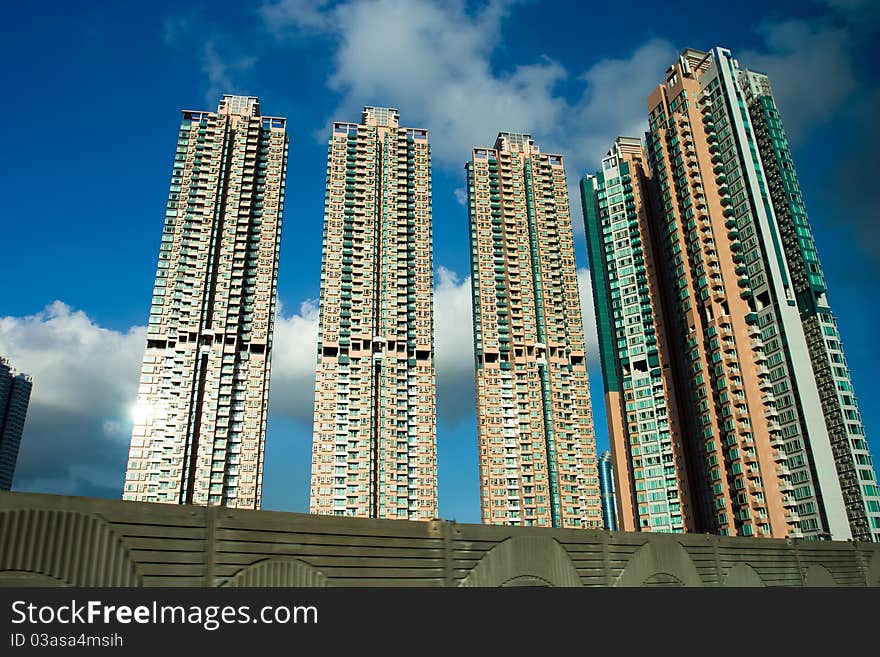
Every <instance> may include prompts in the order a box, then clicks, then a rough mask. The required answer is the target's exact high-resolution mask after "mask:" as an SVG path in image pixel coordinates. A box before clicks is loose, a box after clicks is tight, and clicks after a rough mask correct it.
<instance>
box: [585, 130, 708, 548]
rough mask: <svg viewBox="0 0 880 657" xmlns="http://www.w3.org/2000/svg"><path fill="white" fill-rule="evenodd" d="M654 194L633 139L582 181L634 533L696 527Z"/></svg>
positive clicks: (623, 497) (618, 460) (627, 514)
mask: <svg viewBox="0 0 880 657" xmlns="http://www.w3.org/2000/svg"><path fill="white" fill-rule="evenodd" d="M652 194H653V190H652V188H651V180H650V173H649V172H648V170H647V157H646V155H645V153H644V149H643V148H642V143H641V141H640V140H639V139H635V138H630V137H619V138H618V139H617V140H616V141H615V142H614V145H613V146H612V148H611V150H610V151H609V152H608V155H607V156H606V157H605V158H604V159H603V160H602V170H601V171H599V172H598V173H597V174H596V175H589V176H586V177H584V178H583V179H582V180H581V200H582V202H583V208H584V223H585V226H586V235H587V250H588V253H589V256H590V273H591V275H592V277H593V299H594V306H595V308H596V313H597V328H598V336H599V354H600V359H601V363H602V369H603V372H604V377H603V378H604V380H605V406H606V411H607V414H608V434H609V440H610V443H611V451H612V453H613V455H614V456H613V459H612V461H613V464H614V468H615V471H616V477H615V480H616V488H617V495H618V496H619V497H620V503H619V505H618V511H619V513H618V519H619V520H618V522H619V523H620V527H621V529H622V530H624V531H639V530H642V531H661V532H684V531H694V529H695V522H694V511H693V508H692V505H691V499H690V498H691V493H690V486H689V484H688V475H687V462H686V461H687V457H686V455H685V448H684V446H683V444H682V441H683V436H682V427H681V420H680V413H679V408H678V399H677V391H676V386H675V381H674V377H673V372H672V369H671V367H670V360H671V354H670V352H669V345H668V336H667V334H666V331H665V322H664V316H663V315H664V312H663V303H662V298H661V297H662V286H661V281H660V279H659V277H658V267H660V268H662V267H663V260H662V258H660V260H659V262H658V258H657V254H656V253H655V248H654V245H653V244H652V237H651V236H652V231H653V227H652V225H651V223H652V222H653V221H655V212H654V211H653V207H652V205H651V204H652V201H653V197H652Z"/></svg>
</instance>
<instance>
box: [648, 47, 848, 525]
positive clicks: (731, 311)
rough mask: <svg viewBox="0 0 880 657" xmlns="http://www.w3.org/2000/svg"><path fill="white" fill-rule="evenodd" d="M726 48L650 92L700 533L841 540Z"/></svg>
mask: <svg viewBox="0 0 880 657" xmlns="http://www.w3.org/2000/svg"><path fill="white" fill-rule="evenodd" d="M738 73H739V71H738V67H737V65H736V62H735V60H733V58H732V56H731V54H730V52H729V51H727V50H724V49H721V48H716V49H715V50H713V51H712V52H710V53H707V52H702V51H697V50H691V49H689V50H685V51H684V52H683V53H682V54H681V56H680V57H679V58H678V61H677V62H676V63H675V64H674V65H673V66H672V67H671V68H670V69H669V70H668V72H667V74H666V76H665V78H664V80H663V83H662V84H660V85H659V86H658V87H657V88H656V89H655V91H654V92H653V93H652V94H651V95H650V97H649V101H648V104H649V111H650V119H649V125H650V131H649V133H648V145H647V151H648V158H649V161H650V165H651V171H652V177H653V179H654V182H655V185H656V191H657V196H658V216H657V219H656V222H655V226H656V234H657V239H658V242H659V243H660V244H661V248H662V258H663V260H664V262H665V264H666V266H665V268H664V272H663V278H664V290H665V299H666V301H667V302H668V307H669V312H668V313H667V323H668V328H669V332H670V335H671V336H672V337H671V338H670V341H671V342H672V343H673V347H672V351H673V352H674V354H675V356H674V360H675V363H674V369H675V372H676V375H677V377H678V380H679V398H680V400H681V404H682V407H683V408H685V409H686V416H687V417H686V422H687V424H688V426H689V431H688V447H689V456H690V460H691V462H692V467H693V470H694V471H695V472H698V473H699V474H698V475H696V476H694V477H692V479H691V483H692V488H693V489H694V490H693V492H694V495H695V497H698V498H699V501H700V504H699V505H698V506H699V512H700V513H699V515H700V517H701V523H700V524H701V526H702V529H703V530H704V531H710V532H713V533H720V534H722V535H743V536H773V537H784V536H788V537H799V536H804V537H807V538H826V539H827V538H833V539H840V540H845V539H849V538H851V536H852V533H851V531H850V527H849V523H848V521H847V517H846V512H845V507H844V500H843V495H842V492H841V486H840V482H839V480H838V476H837V472H836V469H835V462H834V458H833V454H832V449H831V442H830V440H829V433H828V429H827V427H826V423H825V418H824V416H823V414H822V406H821V402H820V394H819V389H818V386H817V383H816V377H815V376H814V372H813V368H812V365H811V360H810V354H809V350H808V347H807V340H806V336H805V332H804V327H803V325H802V323H801V317H800V313H799V310H798V307H797V301H796V289H795V286H794V284H793V278H792V273H791V267H790V265H789V262H788V260H787V258H786V254H785V253H784V250H783V248H782V244H783V239H782V234H781V230H780V224H779V221H778V220H777V217H776V213H775V212H774V208H773V205H772V203H771V200H770V197H769V188H770V183H769V178H768V175H767V173H766V170H765V167H764V165H763V162H762V158H761V156H760V154H759V151H758V146H757V144H756V136H755V135H756V128H755V126H754V125H753V124H752V121H751V118H750V116H749V113H748V111H747V110H746V102H747V99H746V97H745V94H744V93H743V90H742V87H741V85H740V82H739V79H738Z"/></svg>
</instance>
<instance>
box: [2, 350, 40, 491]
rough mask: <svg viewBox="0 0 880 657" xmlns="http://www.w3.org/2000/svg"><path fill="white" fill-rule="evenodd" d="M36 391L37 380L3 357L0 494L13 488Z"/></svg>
mask: <svg viewBox="0 0 880 657" xmlns="http://www.w3.org/2000/svg"><path fill="white" fill-rule="evenodd" d="M32 388H33V379H31V377H29V376H28V375H27V374H22V373H21V372H16V371H15V369H14V368H13V367H12V363H10V362H9V360H8V359H7V358H4V357H3V356H0V490H10V489H11V488H12V480H13V479H14V478H15V465H16V463H17V462H18V450H19V447H20V446H21V435H22V433H23V432H24V421H25V418H26V417H27V411H28V403H29V402H30V398H31V389H32Z"/></svg>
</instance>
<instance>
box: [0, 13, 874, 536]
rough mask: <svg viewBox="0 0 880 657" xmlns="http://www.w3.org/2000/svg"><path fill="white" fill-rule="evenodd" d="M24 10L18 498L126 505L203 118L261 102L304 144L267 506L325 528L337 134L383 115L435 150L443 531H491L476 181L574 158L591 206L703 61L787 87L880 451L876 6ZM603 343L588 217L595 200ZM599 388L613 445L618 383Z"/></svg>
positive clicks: (6, 204)
mask: <svg viewBox="0 0 880 657" xmlns="http://www.w3.org/2000/svg"><path fill="white" fill-rule="evenodd" d="M26 4H27V3H16V4H14V5H11V6H10V7H9V8H7V10H6V12H5V20H4V24H3V27H0V31H2V34H0V37H2V38H0V52H2V54H3V57H4V61H6V62H7V63H8V64H9V65H7V66H6V67H4V70H3V74H2V75H3V82H4V85H3V87H4V88H5V89H6V92H5V98H4V102H3V106H4V110H3V116H4V121H3V122H2V124H0V138H2V144H3V152H4V155H5V156H4V157H3V158H2V159H0V192H2V199H3V206H2V209H0V221H2V226H3V231H2V240H3V242H2V244H3V249H2V253H3V260H4V262H3V268H2V271H3V276H2V285H0V353H2V354H4V355H7V356H9V357H10V358H12V360H13V363H14V364H15V365H17V366H18V367H19V368H20V369H22V370H24V371H26V372H28V373H30V374H32V375H34V377H35V388H34V393H33V400H32V404H31V410H30V414H29V417H28V423H27V426H26V430H25V437H24V441H23V446H22V453H21V455H20V459H19V469H18V473H17V478H16V482H15V487H16V488H17V489H19V490H30V491H41V492H55V493H67V494H79V495H99V496H108V497H119V495H120V491H121V487H122V480H123V474H124V464H125V459H126V454H127V446H128V438H129V434H128V432H129V430H130V417H129V413H130V407H131V405H132V403H133V401H134V396H135V390H136V386H137V375H138V367H139V361H140V358H141V355H142V353H143V346H144V328H143V327H144V325H145V324H146V319H147V315H148V311H149V298H150V289H151V287H152V280H153V275H154V272H155V265H156V256H157V252H158V245H159V237H160V233H161V225H162V220H163V216H164V204H165V200H166V195H167V191H168V181H169V176H170V172H171V162H172V158H173V153H174V148H175V139H176V135H177V124H178V120H179V112H180V110H181V109H215V108H216V104H217V101H218V100H219V97H220V95H221V94H223V93H245V94H249V95H257V96H259V97H260V100H261V105H262V109H263V112H264V114H271V115H277V116H285V117H287V118H288V120H289V122H288V126H289V130H290V134H291V147H290V160H289V173H288V189H287V195H286V207H285V215H284V220H285V222H284V229H283V237H282V248H281V265H280V272H279V283H278V296H279V299H280V301H281V310H280V315H279V318H278V322H277V324H276V341H275V353H274V356H273V377H272V387H271V388H272V389H271V403H270V417H269V429H268V435H267V447H266V471H265V477H264V486H263V506H264V508H268V509H277V510H288V511H306V510H307V508H308V500H307V497H308V474H309V467H310V463H309V458H310V451H309V450H310V440H311V403H312V394H313V390H312V385H313V370H314V360H315V358H314V355H315V339H316V334H317V302H316V300H317V298H318V292H319V287H318V286H319V275H320V257H321V230H322V213H323V207H322V206H323V193H324V173H325V158H326V138H327V135H328V128H329V125H330V122H331V121H333V120H345V121H355V120H358V118H359V116H360V108H361V107H362V106H363V105H383V106H394V107H398V108H399V109H400V113H401V121H402V123H403V124H405V125H409V126H413V127H425V128H427V129H428V130H429V131H430V135H431V143H432V152H433V163H434V168H433V189H434V198H433V201H434V237H435V244H434V248H435V251H434V261H435V265H436V267H437V276H436V290H437V292H436V314H437V326H436V333H437V336H436V340H437V361H438V365H437V369H438V457H439V486H440V514H441V516H443V517H445V518H455V519H457V520H459V521H469V522H478V521H479V497H478V475H477V465H476V463H477V460H476V420H475V417H474V402H473V369H472V360H471V359H472V353H471V330H470V300H469V287H468V285H469V284H468V280H467V276H468V274H469V271H468V268H469V264H468V236H467V213H466V210H465V207H464V206H463V205H462V204H461V200H460V198H461V193H462V190H463V187H464V172H463V165H464V162H465V161H466V159H467V158H468V157H469V152H470V148H471V147H473V146H482V145H490V144H491V143H492V142H493V141H494V138H495V135H496V134H497V132H498V131H500V130H514V131H523V132H530V133H531V134H532V135H533V136H534V138H535V139H536V140H537V142H538V143H539V144H540V145H541V147H542V148H543V150H545V151H555V152H560V153H562V154H563V155H564V157H565V161H566V168H567V172H568V176H569V185H570V188H571V189H572V190H574V189H575V184H576V181H577V179H578V178H579V177H580V176H581V175H583V174H584V173H586V172H588V171H592V170H593V169H595V167H596V166H597V164H598V162H599V159H600V158H601V156H602V155H603V153H604V152H605V151H606V150H607V148H608V147H609V146H610V144H611V141H612V140H613V139H614V137H615V136H617V135H618V134H631V135H636V136H638V135H640V134H641V132H642V131H643V130H644V128H645V124H646V115H647V109H646V99H647V96H648V94H649V93H650V91H651V89H652V87H653V86H654V85H655V84H656V83H657V82H658V81H659V80H660V77H661V76H662V74H663V72H664V70H665V69H666V67H667V66H668V65H670V64H671V63H672V61H673V59H674V57H675V54H676V53H677V52H678V51H680V50H681V49H682V48H684V47H696V48H702V49H708V48H711V47H713V46H715V45H721V46H724V47H728V48H731V49H732V50H733V52H734V54H735V55H736V56H737V57H738V58H739V60H740V62H741V63H742V64H743V65H745V66H748V67H751V68H755V69H758V70H763V71H765V72H767V73H768V74H769V75H770V76H771V81H772V83H773V85H774V89H775V93H776V96H777V99H778V102H779V105H780V108H781V112H782V117H783V120H784V122H785V125H786V128H787V129H788V131H789V135H790V138H791V140H792V143H793V146H794V156H795V161H796V164H797V165H798V172H799V175H800V179H801V183H802V186H803V189H804V195H805V197H806V201H807V208H808V211H809V213H810V217H811V221H812V224H813V228H814V232H815V235H816V241H817V244H818V248H819V253H820V257H821V258H822V262H823V265H824V267H825V272H826V277H827V279H828V284H829V298H830V301H831V303H832V306H833V307H834V309H835V311H836V313H837V316H838V319H839V323H840V329H841V333H842V336H843V340H844V344H845V347H846V349H847V356H848V359H849V363H850V366H851V368H852V370H853V379H854V383H855V388H856V393H857V395H858V397H859V399H860V402H861V409H862V413H863V417H864V421H865V425H866V431H867V434H868V437H869V441H870V442H871V445H872V449H873V453H874V455H875V456H877V455H878V454H880V433H878V432H880V411H878V408H880V388H878V386H877V385H876V382H875V381H874V372H876V371H877V370H878V368H880V356H878V353H877V346H876V344H875V342H876V336H877V334H878V331H877V326H880V311H878V304H877V300H878V299H880V295H878V292H880V222H878V217H877V210H876V206H875V204H874V200H873V193H872V192H873V187H872V183H874V180H873V179H874V177H875V175H876V174H875V173H874V172H876V171H877V170H880V167H878V152H880V138H878V131H877V130H876V128H875V125H874V124H875V112H876V108H877V107H878V106H880V86H878V72H877V70H876V69H875V68H872V67H871V66H870V64H871V62H870V61H869V60H870V57H868V56H867V55H866V53H869V52H872V50H871V48H872V46H873V42H874V41H875V40H876V37H877V35H878V26H880V11H878V9H877V7H876V6H872V4H873V3H872V2H870V0H862V1H860V0H824V1H821V0H816V1H814V2H804V1H798V2H775V3H772V5H771V3H766V2H753V1H751V0H746V1H744V2H739V3H737V9H736V11H733V10H731V9H729V6H728V5H727V4H726V3H714V6H713V4H707V5H703V6H701V8H700V11H699V12H695V11H693V9H692V5H690V8H689V6H688V5H686V4H682V5H680V6H679V7H676V6H674V5H673V4H669V3H667V4H663V5H662V9H661V8H660V7H661V6H660V5H658V4H657V3H656V2H638V1H636V2H630V3H606V4H605V5H604V6H603V5H599V4H598V3H582V2H571V3H562V2H558V3H537V2H489V3H461V2H434V1H432V0H408V1H406V2H399V1H394V0H347V1H344V2H339V3H336V2H312V3H309V2H301V1H291V0H284V1H281V2H278V1H277V0H272V1H269V2H265V3H263V4H260V3H258V2H257V3H246V4H245V3H231V2H229V3H226V2H212V3H207V2H205V3H200V2H190V3H185V4H181V3H162V2H150V3H143V4H142V6H135V5H134V4H133V3H88V2H77V3H55V6H54V7H53V6H52V5H53V3H51V2H49V3H41V4H40V5H39V8H38V9H31V8H29V7H27V6H25V5H26ZM571 202H572V210H573V212H574V216H575V240H576V256H577V260H578V265H579V267H580V268H581V269H582V270H583V271H582V272H581V275H580V279H581V281H582V284H583V286H582V302H583V303H584V305H585V306H587V311H588V312H587V318H588V319H587V323H588V335H591V334H592V329H591V328H590V326H589V325H590V324H592V321H591V320H590V315H591V310H590V308H589V306H590V303H591V301H590V295H589V293H588V289H589V288H588V281H589V276H588V274H587V273H586V268H587V266H588V261H587V256H586V248H585V242H584V237H583V225H582V223H581V218H580V201H579V199H578V198H577V197H576V196H572V198H571ZM591 363H592V367H591V385H592V393H593V394H592V397H593V404H594V411H595V413H594V415H595V418H596V431H597V442H598V446H599V448H600V449H603V448H604V447H605V446H607V436H606V428H605V419H604V403H603V401H602V394H601V391H602V384H601V372H600V371H599V369H598V367H597V359H596V358H595V353H594V354H593V357H592V359H591Z"/></svg>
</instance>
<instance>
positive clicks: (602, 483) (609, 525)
mask: <svg viewBox="0 0 880 657" xmlns="http://www.w3.org/2000/svg"><path fill="white" fill-rule="evenodd" d="M599 490H600V491H601V495H602V523H603V524H604V525H605V529H607V530H609V531H612V532H614V531H617V505H616V504H615V502H614V495H615V492H616V491H615V490H614V468H613V464H612V462H611V452H609V451H608V450H605V451H604V452H603V453H602V456H600V457H599Z"/></svg>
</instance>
